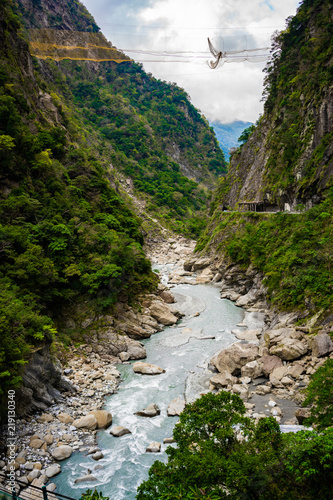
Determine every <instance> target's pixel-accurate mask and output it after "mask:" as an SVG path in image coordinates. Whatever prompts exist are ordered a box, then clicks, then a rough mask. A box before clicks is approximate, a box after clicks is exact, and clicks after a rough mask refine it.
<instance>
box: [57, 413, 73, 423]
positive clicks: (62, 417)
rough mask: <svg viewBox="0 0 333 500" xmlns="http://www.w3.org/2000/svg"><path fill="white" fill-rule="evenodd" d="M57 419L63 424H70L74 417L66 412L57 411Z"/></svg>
mask: <svg viewBox="0 0 333 500" xmlns="http://www.w3.org/2000/svg"><path fill="white" fill-rule="evenodd" d="M57 419H58V420H60V422H62V423H63V424H71V423H72V422H73V421H74V419H73V417H71V416H70V415H68V413H58V415H57Z"/></svg>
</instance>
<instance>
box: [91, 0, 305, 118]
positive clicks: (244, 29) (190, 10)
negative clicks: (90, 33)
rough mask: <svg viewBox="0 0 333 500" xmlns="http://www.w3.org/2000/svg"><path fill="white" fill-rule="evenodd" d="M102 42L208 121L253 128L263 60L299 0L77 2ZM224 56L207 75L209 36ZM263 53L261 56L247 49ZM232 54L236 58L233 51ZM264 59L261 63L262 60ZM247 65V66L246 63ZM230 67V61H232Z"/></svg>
mask: <svg viewBox="0 0 333 500" xmlns="http://www.w3.org/2000/svg"><path fill="white" fill-rule="evenodd" d="M82 2H83V4H84V5H85V6H86V7H87V9H88V10H89V12H90V13H91V14H92V15H93V16H94V18H95V20H96V22H97V24H98V25H99V26H100V28H101V30H102V32H103V33H104V35H105V36H106V38H107V39H108V40H110V41H111V42H112V43H113V45H115V46H116V47H117V48H120V49H123V50H124V51H125V52H126V53H127V54H128V55H129V56H130V57H132V58H133V59H135V60H136V61H140V62H142V63H143V66H144V69H145V70H146V71H147V72H150V73H152V74H153V75H154V76H155V77H156V78H160V79H162V80H165V81H167V82H176V83H177V84H178V85H179V86H181V87H183V88H184V89H185V90H186V92H187V93H188V94H189V96H190V98H191V101H192V103H193V104H194V105H195V106H196V107H197V108H198V109H199V110H200V111H201V112H202V113H203V114H204V115H205V116H206V118H208V119H209V120H218V121H220V122H222V123H230V122H232V121H233V120H244V121H251V122H255V121H256V120H257V119H258V117H259V115H260V113H261V112H262V102H260V100H261V95H262V83H263V76H264V74H263V71H262V70H263V68H264V66H265V63H264V62H263V58H265V57H266V56H267V54H268V53H269V50H267V47H270V45H271V41H270V40H271V36H272V34H273V33H274V31H276V30H279V31H280V30H282V29H284V28H285V20H286V18H287V17H288V16H291V15H294V14H295V13H296V9H297V7H298V5H299V3H300V2H299V1H298V0H195V1H189V0H82ZM208 37H209V38H210V39H211V41H212V43H213V45H214V46H215V47H216V48H217V49H218V50H222V51H224V52H226V59H225V61H228V59H229V61H228V62H225V63H224V64H221V65H220V66H219V67H218V68H217V69H210V68H209V66H208V64H207V61H209V60H213V59H214V58H213V56H212V55H211V54H210V53H209V49H208V43H207V38H208ZM253 49H263V50H262V51H258V52H255V51H252V50H253ZM233 51H237V53H236V54H235V53H232V52H233ZM261 56H264V57H261ZM246 57H247V58H248V60H245V61H244V59H245V58H246ZM233 61H235V62H233Z"/></svg>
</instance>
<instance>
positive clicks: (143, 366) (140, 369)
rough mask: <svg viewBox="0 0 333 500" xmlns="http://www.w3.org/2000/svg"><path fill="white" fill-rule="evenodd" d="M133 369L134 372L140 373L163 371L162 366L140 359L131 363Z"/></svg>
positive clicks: (148, 373)
mask: <svg viewBox="0 0 333 500" xmlns="http://www.w3.org/2000/svg"><path fill="white" fill-rule="evenodd" d="M133 371H134V372H135V373H142V374H143V375H159V374H161V373H165V370H163V368H160V367H159V366H157V365H152V364H150V363H143V362H142V361H137V362H136V363H134V364H133Z"/></svg>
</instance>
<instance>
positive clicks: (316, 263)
mask: <svg viewBox="0 0 333 500" xmlns="http://www.w3.org/2000/svg"><path fill="white" fill-rule="evenodd" d="M332 239H333V190H331V193H330V195H329V196H328V197H327V199H326V200H325V201H324V202H322V203H321V204H319V205H317V206H315V207H313V208H312V209H311V210H309V211H307V212H304V213H300V214H290V213H285V212H278V213H276V214H265V213H262V214H259V213H253V212H246V213H244V212H230V213H229V212H226V213H221V211H220V209H219V208H216V210H215V213H214V215H213V217H212V220H211V224H210V225H209V226H208V227H207V229H206V230H205V232H204V233H203V234H202V236H201V237H200V238H199V240H198V245H197V250H202V249H204V248H208V247H211V246H212V245H213V246H214V247H215V248H217V249H218V250H220V251H222V252H225V253H226V255H228V256H229V258H230V259H231V261H232V262H235V263H237V264H239V265H240V266H241V267H242V268H243V269H244V270H246V269H247V267H248V266H249V265H252V266H253V267H255V268H256V269H258V271H261V272H262V273H263V274H264V284H265V286H266V287H267V294H268V298H269V299H270V300H271V302H272V303H273V304H276V305H278V306H279V307H280V308H283V309H293V308H300V309H302V308H307V309H310V310H311V311H312V313H314V312H315V311H318V310H320V309H324V310H325V311H329V310H330V309H332V307H333V279H332V265H333V257H332V248H331V242H332Z"/></svg>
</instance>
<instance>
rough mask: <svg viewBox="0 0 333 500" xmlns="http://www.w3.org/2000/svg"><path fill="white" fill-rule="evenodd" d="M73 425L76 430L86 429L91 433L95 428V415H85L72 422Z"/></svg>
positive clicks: (96, 423)
mask: <svg viewBox="0 0 333 500" xmlns="http://www.w3.org/2000/svg"><path fill="white" fill-rule="evenodd" d="M73 425H74V426H75V427H76V428H77V429H82V428H86V429H89V430H90V431H93V430H95V429H96V428H97V425H98V421H97V418H96V417H95V415H93V414H91V413H90V414H89V415H85V416H84V417H81V418H78V419H77V420H74V422H73Z"/></svg>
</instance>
